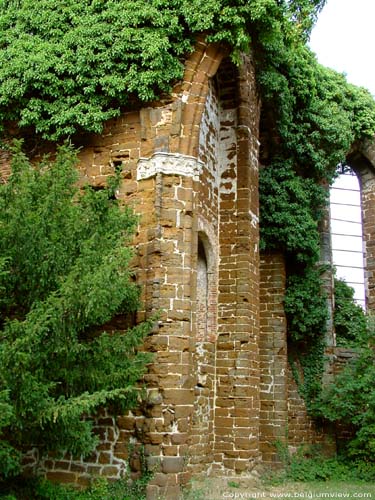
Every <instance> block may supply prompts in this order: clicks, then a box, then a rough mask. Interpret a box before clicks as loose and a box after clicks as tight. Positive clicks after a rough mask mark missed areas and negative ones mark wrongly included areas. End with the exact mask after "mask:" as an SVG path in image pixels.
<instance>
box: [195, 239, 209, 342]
mask: <svg viewBox="0 0 375 500" xmlns="http://www.w3.org/2000/svg"><path fill="white" fill-rule="evenodd" d="M207 316H208V268H207V258H206V252H205V249H204V246H203V243H202V241H201V240H199V241H198V261H197V327H198V332H197V333H198V335H197V336H198V339H199V340H203V339H206V336H207Z"/></svg>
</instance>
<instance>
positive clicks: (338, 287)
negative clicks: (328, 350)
mask: <svg viewBox="0 0 375 500" xmlns="http://www.w3.org/2000/svg"><path fill="white" fill-rule="evenodd" d="M334 286H335V311H334V326H335V331H336V342H337V345H338V346H343V347H358V346H362V345H366V343H367V342H368V340H369V339H368V331H367V320H366V314H365V312H364V311H363V309H362V307H361V306H360V305H358V304H356V303H355V300H354V290H353V288H351V287H350V286H349V285H348V284H347V283H346V282H345V281H344V280H342V279H335V284H334Z"/></svg>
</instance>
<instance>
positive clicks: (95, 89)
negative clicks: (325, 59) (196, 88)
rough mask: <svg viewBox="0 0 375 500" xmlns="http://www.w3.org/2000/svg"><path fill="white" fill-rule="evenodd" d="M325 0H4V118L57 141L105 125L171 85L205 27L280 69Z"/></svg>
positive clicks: (0, 74)
mask: <svg viewBox="0 0 375 500" xmlns="http://www.w3.org/2000/svg"><path fill="white" fill-rule="evenodd" d="M324 3H325V1H324V0H298V1H297V0H293V1H290V2H286V1H282V2H280V1H278V0H251V1H250V0H209V1H206V2H201V1H199V0H152V1H149V0H132V1H131V2H129V1H128V0H116V1H114V0H111V1H104V0H95V1H91V0H80V1H79V2H75V1H73V0H68V1H66V2H59V3H56V2H54V1H53V0H39V1H38V2H37V3H36V2H32V1H31V0H19V1H17V2H12V1H7V0H2V1H1V2H0V38H1V44H0V47H1V48H0V68H1V70H0V122H2V124H3V126H4V125H5V122H9V121H10V122H15V123H17V125H18V126H19V127H21V128H24V129H25V128H26V129H27V128H28V127H31V128H32V130H33V131H36V132H37V133H38V134H40V135H42V136H43V137H44V138H48V139H52V140H58V139H60V138H62V137H66V136H67V135H72V134H74V133H76V132H77V131H78V132H79V131H82V130H84V131H89V132H100V131H101V129H102V123H103V122H104V121H105V120H107V119H108V118H110V117H113V116H117V115H118V114H119V113H120V110H121V108H122V107H123V106H124V105H128V104H129V103H131V102H133V101H134V100H141V101H150V100H152V99H155V98H157V97H159V96H160V95H161V94H163V93H165V92H169V91H170V89H171V85H172V84H173V83H174V82H175V81H177V80H179V79H180V78H181V76H182V73H183V63H182V61H183V59H184V58H185V57H186V55H187V54H188V53H189V51H191V50H192V47H193V46H194V41H195V37H196V35H197V34H198V33H205V34H206V35H207V37H208V40H210V41H216V42H221V43H224V44H226V45H227V46H229V47H230V48H231V50H232V56H233V58H234V59H238V55H239V53H240V51H244V50H248V48H249V47H250V46H251V47H253V48H254V49H259V56H258V57H257V60H259V61H261V60H262V61H268V62H267V64H266V66H267V69H266V70H265V71H266V73H267V71H268V73H270V74H272V75H273V77H274V76H275V75H274V72H272V71H271V72H270V69H269V68H270V67H271V66H272V65H278V64H280V62H281V61H284V60H285V57H284V56H283V55H282V54H283V52H285V49H286V48H287V45H288V43H290V40H297V39H302V40H305V38H306V34H307V33H308V31H309V29H310V28H311V25H312V22H313V20H314V19H315V17H316V14H317V12H318V11H319V9H320V8H321V7H322V5H324ZM270 61H272V63H271V62H270ZM262 80H264V75H263V77H262Z"/></svg>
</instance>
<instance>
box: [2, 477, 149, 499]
mask: <svg viewBox="0 0 375 500" xmlns="http://www.w3.org/2000/svg"><path fill="white" fill-rule="evenodd" d="M150 478H151V477H150V474H149V473H147V474H144V475H142V476H141V477H140V478H139V479H136V480H131V479H130V478H129V477H126V478H123V479H120V480H118V481H115V482H111V483H109V482H108V481H107V480H106V479H105V478H97V479H95V480H94V481H93V482H92V484H91V485H90V486H89V487H88V488H87V489H85V490H77V489H74V488H72V487H69V486H64V485H60V484H54V483H51V482H49V481H46V480H39V479H36V478H34V479H24V478H17V482H13V484H10V483H8V484H6V485H5V486H3V488H1V484H0V498H4V499H9V500H17V499H19V500H25V499H31V498H32V499H33V500H144V499H146V486H147V484H148V482H149V480H150ZM4 495H5V496H4Z"/></svg>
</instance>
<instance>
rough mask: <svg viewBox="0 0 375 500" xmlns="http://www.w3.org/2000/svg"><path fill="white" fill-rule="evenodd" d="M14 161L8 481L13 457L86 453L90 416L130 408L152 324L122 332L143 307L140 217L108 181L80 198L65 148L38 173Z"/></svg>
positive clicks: (1, 198) (4, 293)
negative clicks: (137, 261)
mask: <svg viewBox="0 0 375 500" xmlns="http://www.w3.org/2000/svg"><path fill="white" fill-rule="evenodd" d="M12 154H13V156H12V158H13V159H12V173H11V175H10V177H9V179H8V180H7V182H6V183H5V184H2V185H0V253H1V274H0V313H1V323H0V328H1V329H0V339H1V342H0V437H1V441H0V477H1V478H3V479H4V478H6V477H9V476H12V475H15V474H17V473H18V472H19V470H20V452H21V451H22V450H24V449H27V448H30V447H32V446H37V447H38V448H39V450H40V452H41V453H43V452H50V451H55V452H63V451H67V452H71V453H73V454H74V455H80V454H83V455H87V454H89V453H90V452H91V451H92V449H93V447H94V446H95V445H96V443H97V437H95V436H94V435H93V433H92V417H93V415H94V414H95V412H96V411H97V410H98V408H100V407H101V406H103V405H106V406H109V405H110V406H111V407H112V408H113V410H114V411H116V410H121V411H124V410H126V409H127V408H130V407H133V406H134V405H136V403H137V400H138V398H139V389H138V388H137V386H136V384H137V381H138V380H139V378H140V377H141V375H142V374H143V373H144V371H145V367H146V364H147V363H148V362H149V361H150V355H149V354H147V353H144V352H140V351H138V346H139V345H140V344H141V343H142V340H143V338H144V336H145V334H146V333H147V332H148V331H149V329H150V324H149V323H147V322H146V323H144V324H140V325H138V326H136V327H133V328H128V327H127V326H128V325H127V324H126V321H125V320H126V315H132V314H133V313H134V311H135V310H136V309H137V306H138V299H139V290H138V287H137V286H136V285H135V284H134V283H133V282H132V278H131V274H130V271H129V261H130V259H131V257H132V251H131V250H130V249H129V247H128V246H127V245H126V242H128V240H129V237H130V235H131V234H132V232H133V229H134V225H135V223H136V218H135V217H134V216H133V215H132V213H131V212H130V211H129V210H127V209H125V208H121V207H120V206H119V205H118V203H117V201H116V200H115V199H113V190H114V189H115V188H116V181H115V179H113V180H112V182H110V183H109V186H108V188H107V189H103V190H100V191H95V190H94V189H92V188H90V187H85V188H84V190H83V191H79V189H78V187H77V179H78V173H77V168H76V163H77V159H76V155H75V153H74V151H73V150H72V149H71V148H70V147H68V146H62V147H61V148H59V149H58V151H57V155H56V159H55V161H50V160H48V159H46V160H44V161H43V162H42V163H41V164H40V165H38V167H37V168H33V166H32V165H31V164H30V162H29V160H28V158H27V157H26V156H25V155H24V154H23V153H22V151H21V147H20V144H17V145H16V146H15V147H14V149H13V151H12ZM115 316H116V317H118V321H117V322H116V324H113V325H111V324H110V323H109V322H110V320H111V319H112V318H114V317H115ZM121 318H123V320H122V322H121V321H120V319H121Z"/></svg>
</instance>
